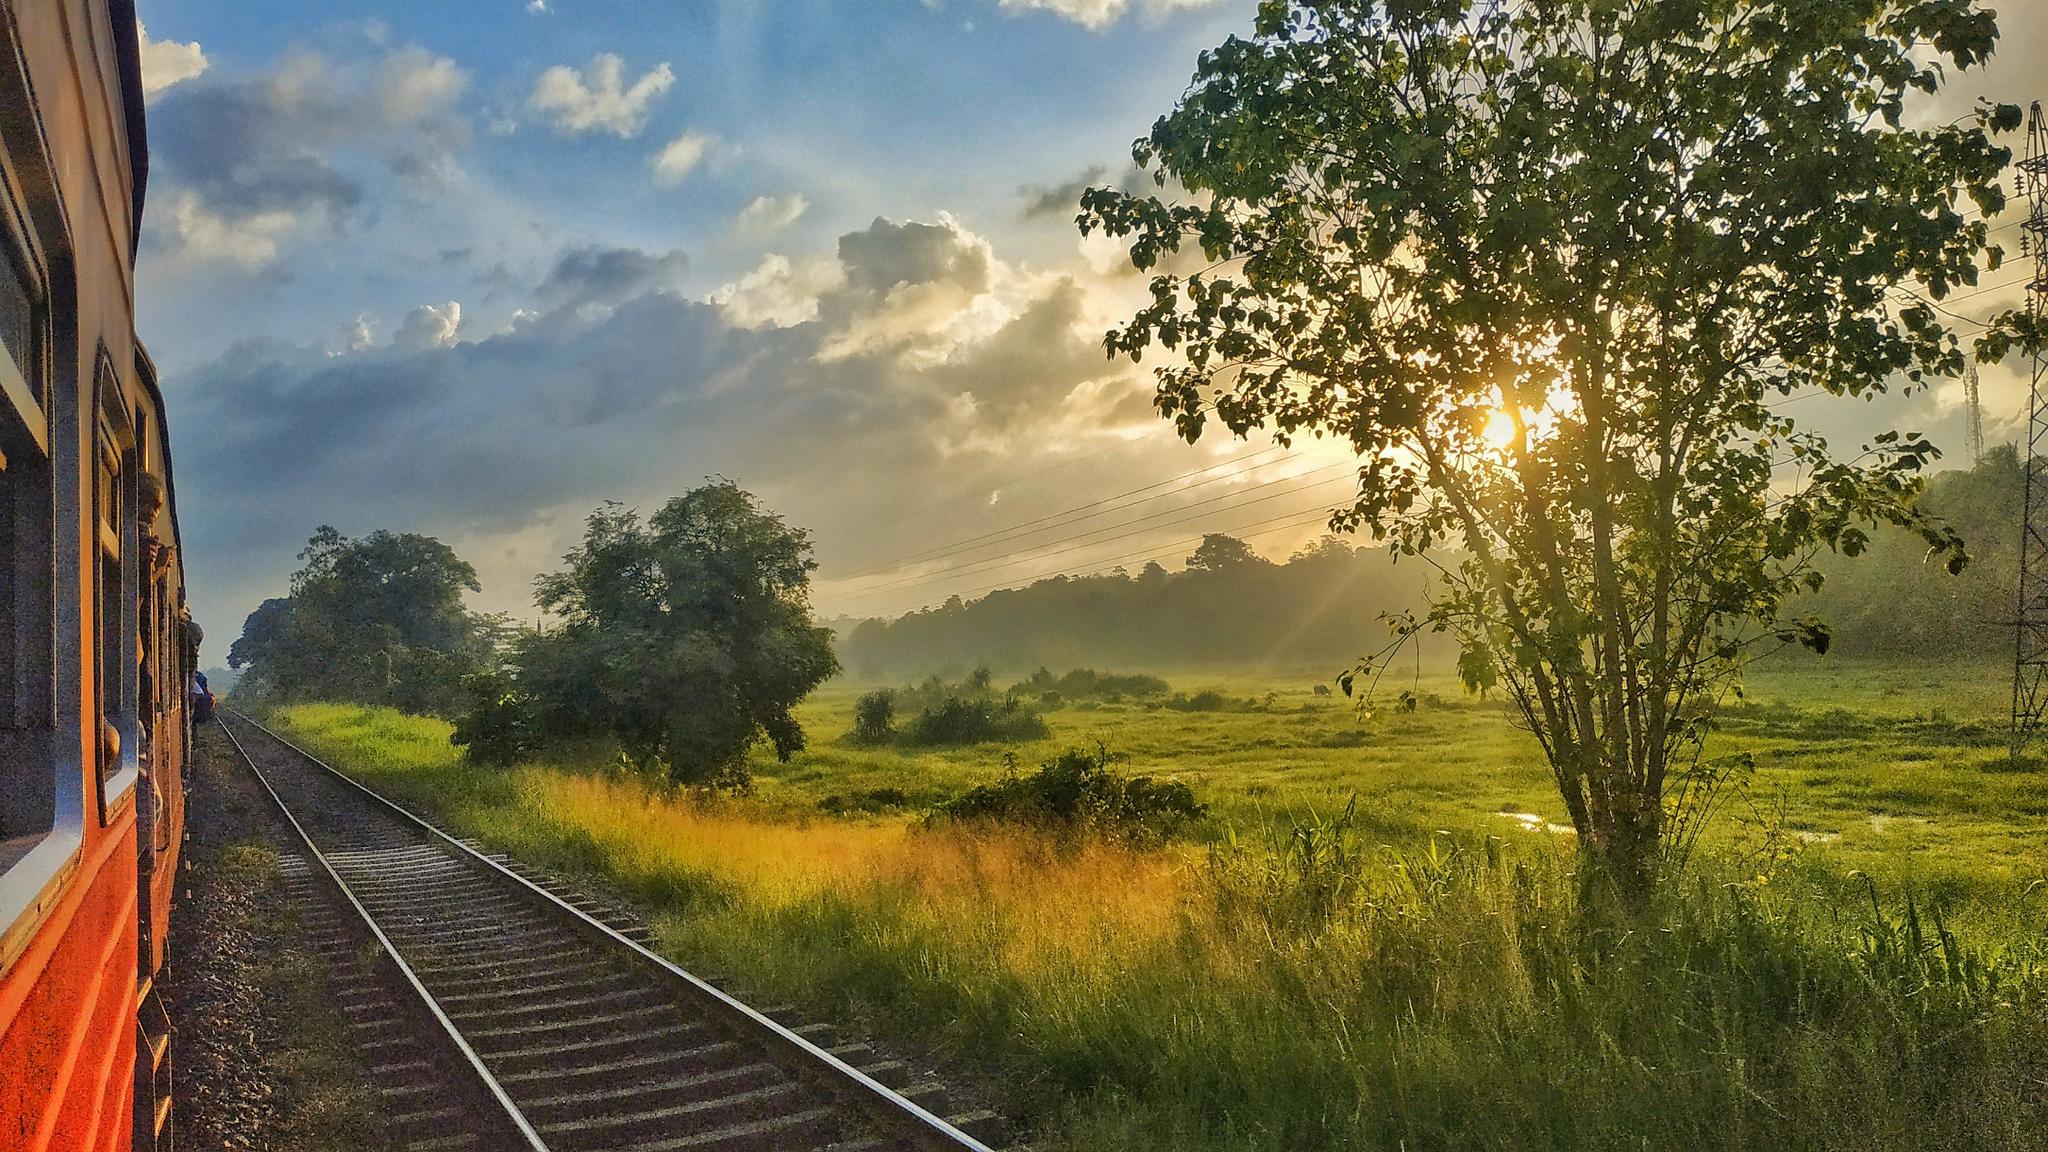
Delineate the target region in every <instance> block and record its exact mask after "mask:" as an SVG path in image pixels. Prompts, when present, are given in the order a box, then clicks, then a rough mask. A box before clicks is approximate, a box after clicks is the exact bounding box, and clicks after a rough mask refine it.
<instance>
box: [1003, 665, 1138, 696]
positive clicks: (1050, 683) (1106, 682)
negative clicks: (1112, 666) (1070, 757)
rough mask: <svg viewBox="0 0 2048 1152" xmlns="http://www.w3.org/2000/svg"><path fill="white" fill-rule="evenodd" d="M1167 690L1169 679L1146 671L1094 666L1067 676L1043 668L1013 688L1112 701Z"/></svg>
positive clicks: (1043, 693)
mask: <svg viewBox="0 0 2048 1152" xmlns="http://www.w3.org/2000/svg"><path fill="white" fill-rule="evenodd" d="M1167 690H1168V685H1167V683H1166V681H1164V680H1161V679H1160V678H1159V677H1157V676H1147V675H1144V674H1143V673H1131V674H1124V675H1120V674H1118V673H1115V672H1097V671H1096V670H1095V669H1093V668H1076V669H1073V670H1072V671H1070V672H1068V673H1066V674H1065V675H1063V676H1054V675H1053V674H1052V671H1051V670H1050V669H1047V668H1040V669H1039V670H1038V671H1036V672H1033V673H1032V674H1031V675H1030V677H1028V678H1027V679H1025V680H1022V681H1019V682H1018V684H1017V686H1016V687H1014V688H1012V689H1010V691H1011V692H1013V693H1020V694H1022V693H1038V694H1040V695H1047V694H1051V695H1054V696H1056V697H1057V698H1060V699H1065V700H1107V701H1111V702H1115V701H1120V700H1123V699H1124V698H1126V697H1137V698H1139V699H1146V698H1154V697H1159V696H1164V695H1166V693H1167Z"/></svg>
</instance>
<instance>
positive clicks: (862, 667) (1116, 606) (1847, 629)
mask: <svg viewBox="0 0 2048 1152" xmlns="http://www.w3.org/2000/svg"><path fill="white" fill-rule="evenodd" d="M2023 481H2024V477H2023V475H2022V472H2021V470H2020V466H2019V458H2018V455H2017V453H2016V452H2015V451H2014V449H2013V446H2012V445H2009V444H2008V445H2005V446H2002V447H1998V448H1994V449H1992V450H1991V451H1989V452H1986V453H1985V454H1984V457H1983V458H1982V459H1981V460H1979V461H1978V462H1977V463H1976V464H1975V466H1973V467H1971V468H1968V469H1953V470H1949V471H1945V472H1940V473H1936V474H1935V475H1934V476H1933V477H1932V478H1931V479H1930V480H1929V481H1928V485H1927V491H1926V493H1925V494H1924V495H1923V496H1922V497H1921V506H1922V508H1923V509H1924V510H1925V511H1926V512H1927V513H1928V514H1929V515H1930V516H1933V517H1936V518H1938V519H1939V520H1941V521H1942V522H1944V523H1946V524H1947V525H1948V526H1949V527H1950V528H1952V529H1953V530H1954V531H1955V532H1956V534H1957V535H1959V536H1960V537H1961V538H1962V539H1963V541H1964V542H1965V544H1966V545H1967V547H1968V550H1969V556H1970V562H1969V564H1968V565H1967V566H1966V567H1965V568H1964V569H1963V571H1962V572H1961V574H1959V575H1951V574H1950V573H1949V572H1948V570H1947V568H1946V566H1945V557H1940V556H1937V557H1934V558H1931V559H1930V556H1929V552H1928V547H1927V542H1926V540H1925V539H1924V538H1923V536H1922V535H1921V534H1919V533H1917V532H1914V531H1910V530H1907V529H1903V528H1898V527H1893V526H1890V525H1885V526H1881V527H1878V528H1876V529H1875V530H1873V531H1871V532H1869V534H1868V536H1867V538H1866V539H1865V540H1864V542H1863V543H1862V544H1860V545H1851V548H1850V550H1852V551H1854V552H1855V553H1856V555H1853V556H1851V555H1843V554H1840V553H1828V554H1826V555H1824V556H1823V557H1821V558H1820V560H1819V561H1818V563H1817V570H1818V572H1819V573H1820V575H1821V577H1822V578H1823V581H1824V582H1823V583H1822V585H1821V588H1820V589H1819V591H1817V592H1813V593H1809V594H1806V595H1803V596H1800V597H1797V598H1795V599H1793V600H1792V601H1791V602H1790V603H1789V604H1788V607H1787V614H1788V616H1799V617H1805V616H1814V617H1817V618H1819V619H1820V620H1821V621H1822V622H1823V623H1825V624H1826V625H1827V627H1828V629H1829V631H1830V634H1831V641H1832V644H1831V650H1832V651H1833V652H1835V653H1836V654H1838V655H1851V656H1892V655H1896V656H1996V655H1998V654H2000V653H2002V652H2003V651H2004V650H2005V649H2006V648H2007V647H2009V646H2010V645H2011V643H2012V631H2011V625H2010V624H2009V623H2008V622H2009V621H2010V620H2011V619H2012V614H2013V611H2014V609H2013V604H2014V598H2015V596H2016V595H2017V588H2018V578H2019V577H2018V572H2019V565H2018V553H2017V551H2016V546H2017V543H2018V536H2017V533H2018V525H2019V517H2020V498H2021V488H2022V484H2023ZM1424 573H1425V568H1424V566H1423V565H1422V564H1419V563H1416V562H1414V561H1409V562H1407V563H1403V564H1397V563H1395V560H1394V558H1393V556H1392V555H1391V554H1389V553H1388V551H1387V550H1385V549H1382V548H1373V547H1360V546H1357V545H1355V544H1353V543H1351V542H1348V541H1346V540H1344V539H1342V538H1339V537H1334V536H1326V537H1323V538H1321V539H1319V540H1317V541H1315V542H1314V543H1313V544H1311V545H1309V546H1308V547H1306V548H1303V549H1302V550H1300V551H1298V552H1296V553H1295V554H1294V555H1293V556H1291V557H1290V558H1288V559H1287V560H1286V561H1284V562H1280V563H1274V562H1270V561H1267V560H1264V559H1262V558H1260V557H1259V556H1258V555H1257V554H1256V553H1253V552H1252V551H1251V550H1250V548H1248V547H1246V546H1245V545H1244V544H1243V542H1242V541H1238V540H1235V539H1232V538H1230V537H1227V536H1210V537H1207V538H1205V540H1204V543H1203V546H1202V548H1201V549H1199V550H1197V551H1196V553H1195V554H1193V555H1191V556H1190V557H1189V558H1188V562H1187V567H1186V569H1185V570H1183V571H1179V572H1169V571H1167V570H1166V569H1164V568H1162V567H1161V566H1159V565H1158V564H1148V565H1146V566H1145V568H1144V570H1143V571H1141V572H1139V573H1137V574H1135V575H1133V574H1130V573H1125V572H1117V573H1112V574H1109V575H1102V576H1064V577H1054V578H1052V579H1049V580H1041V581H1039V582H1037V583H1035V584H1032V585H1029V586H1027V587H1023V588H1013V589H1006V590H1003V591H1000V592H992V593H990V594H988V595H987V596H983V597H981V598H979V599H976V600H970V601H962V600H960V599H959V598H957V597H956V598H954V599H952V600H949V601H947V602H946V603H945V604H944V605H943V606H941V607H938V608H932V609H926V610H923V611H918V612H912V613H909V614H907V615H905V616H902V617H899V618H897V619H894V620H881V619H871V620H865V621H862V622H861V623H860V624H858V625H857V626H855V627H854V628H852V629H851V631H850V632H849V633H847V635H846V638H845V640H844V641H843V642H842V644H841V647H840V656H841V659H842V660H843V661H844V662H845V663H846V666H847V667H848V668H849V669H851V670H852V671H854V672H855V673H857V674H860V675H863V676H869V677H884V676H902V675H917V674H921V673H926V672H929V671H931V670H934V669H945V668H954V669H959V668H969V667H974V666H976V665H980V664H989V665H992V666H994V667H996V668H998V669H1003V670H1008V671H1014V672H1021V671H1023V670H1025V669H1029V668H1034V667H1038V666H1064V665H1074V664H1098V665H1101V664H1108V665H1113V666H1122V667H1140V668H1170V667H1175V666H1182V665H1223V664H1282V665H1302V664H1307V665H1312V666H1313V665H1319V664H1327V665H1329V666H1330V667H1331V668H1332V669H1335V668H1337V667H1339V666H1342V665H1344V664H1346V663H1347V662H1349V661H1351V660H1354V659H1356V658H1357V657H1358V656H1359V655H1360V654H1361V653H1365V652H1370V651H1373V650H1376V649H1378V648H1379V647H1381V646H1382V645H1384V644H1386V643H1387V642H1388V639H1389V637H1390V632H1389V629H1388V626H1387V623H1386V621H1385V620H1384V619H1382V615H1383V614H1398V613H1401V612H1411V611H1412V612H1417V613H1418V614H1419V613H1420V611H1421V607H1422V603H1423V598H1422V584H1423V581H1424V579H1425V575H1424ZM1422 641H1423V644H1424V645H1425V648H1424V655H1425V658H1426V659H1428V660H1430V661H1432V662H1435V661H1437V660H1448V659H1449V657H1450V656H1451V654H1452V652H1453V647H1452V645H1451V644H1450V643H1449V642H1448V641H1445V640H1443V639H1441V638H1437V637H1430V636H1424V637H1423V638H1422Z"/></svg>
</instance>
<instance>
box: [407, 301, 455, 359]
mask: <svg viewBox="0 0 2048 1152" xmlns="http://www.w3.org/2000/svg"><path fill="white" fill-rule="evenodd" d="M461 327H462V304H461V302H460V301H456V300H450V301H448V302H447V303H446V304H422V305H420V306H419V307H417V308H415V309H413V310H412V311H411V312H408V313H406V315H405V321H404V322H403V323H401V324H400V325H399V326H398V334H397V335H396V336H394V337H392V340H391V343H392V345H393V346H394V347H397V348H403V349H405V350H406V351H409V352H419V351H424V350H426V349H428V348H446V347H448V346H449V345H451V344H453V343H455V334H456V332H457V330H458V329H460V328H461Z"/></svg>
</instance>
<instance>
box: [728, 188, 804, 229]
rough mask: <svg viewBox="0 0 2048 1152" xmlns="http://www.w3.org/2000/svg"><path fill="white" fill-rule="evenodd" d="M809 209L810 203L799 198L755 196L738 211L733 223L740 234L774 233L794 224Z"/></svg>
mask: <svg viewBox="0 0 2048 1152" xmlns="http://www.w3.org/2000/svg"><path fill="white" fill-rule="evenodd" d="M810 207H811V202H810V201H808V200H806V199H804V198H803V197H801V196H756V197H754V200H753V203H751V204H748V205H747V206H746V207H745V208H742V209H740V214H739V218H738V220H736V221H735V223H736V224H737V225H738V227H739V229H740V231H742V232H751V233H755V234H760V233H764V232H776V231H780V230H781V229H784V228H787V227H789V226H790V225H791V224H794V223H796V222H797V220H798V218H799V217H801V216H802V215H803V214H804V213H805V212H807V211H809V210H810Z"/></svg>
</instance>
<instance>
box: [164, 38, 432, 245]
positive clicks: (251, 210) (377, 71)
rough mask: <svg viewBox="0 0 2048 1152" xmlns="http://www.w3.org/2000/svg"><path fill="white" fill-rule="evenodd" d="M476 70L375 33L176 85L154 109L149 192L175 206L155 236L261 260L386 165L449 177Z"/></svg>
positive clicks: (348, 214) (347, 210) (426, 182)
mask: <svg viewBox="0 0 2048 1152" xmlns="http://www.w3.org/2000/svg"><path fill="white" fill-rule="evenodd" d="M467 82H468V78H467V77H466V76H465V75H464V74H463V72H462V71H461V69H459V68H458V67H456V65H455V64H454V62H453V61H451V60H449V59H447V58H445V57H439V56H435V55H433V54H431V53H428V52H426V51H424V50H421V49H418V48H397V49H387V48H385V47H382V46H381V45H377V44H374V43H371V44H358V45H355V46H354V47H353V48H351V49H350V50H349V51H348V53H347V54H344V55H340V56H328V55H323V54H319V53H314V52H310V51H305V52H298V53H295V54H292V55H289V56H287V57H285V58H284V59H283V60H282V61H281V62H280V63H279V64H278V65H277V66H276V67H275V68H274V69H273V70H272V71H271V72H270V73H268V74H266V75H263V76H260V77H255V78H242V79H231V78H226V77H222V76H219V75H218V74H217V73H215V72H209V73H208V74H207V75H206V76H204V77H202V78H200V79H197V80H192V81H188V82H186V83H183V84H179V85H177V86H176V87H174V88H171V89H169V90H168V91H167V92H166V93H165V94H164V95H163V97H162V98H161V99H160V100H158V101H157V102H156V103H155V104H154V105H153V106H152V108H151V111H150V143H151V146H152V152H151V161H152V176H153V177H154V180H153V183H152V187H151V195H152V197H153V199H154V200H155V201H156V202H157V203H159V204H168V205H169V206H170V207H169V210H168V211H159V212H157V213H155V214H153V215H152V217H151V218H150V224H151V231H150V238H151V241H152V243H153V244H155V245H157V246H158V247H161V248H168V249H171V250H173V251H190V252H194V253H195V254H197V255H199V256H201V257H205V258H224V259H227V260H230V261H232V262H236V263H241V264H243V265H245V266H247V267H251V268H254V267H260V266H261V265H263V264H265V263H268V262H269V260H270V259H271V258H272V257H274V255H275V251H276V242H277V240H278V239H279V238H280V237H281V236H283V235H284V234H286V233H287V232H289V231H290V230H291V229H292V228H294V227H297V226H299V225H302V224H305V223H308V222H325V223H328V224H330V225H337V226H338V225H340V224H341V223H343V222H345V221H347V220H349V219H350V218H352V217H353V216H355V215H357V214H359V213H360V212H361V210H362V209H363V207H364V205H365V204H366V203H369V202H370V201H371V199H372V193H371V189H370V187H369V181H370V179H371V178H373V177H377V176H379V175H380V174H381V175H383V176H386V177H389V178H395V179H397V180H399V181H401V182H403V183H404V184H406V185H409V186H411V187H413V188H416V189H423V190H424V189H441V188H445V187H446V186H447V185H448V184H449V182H450V181H451V180H452V179H453V178H454V177H455V175H456V173H457V171H458V168H457V164H456V156H457V154H458V153H459V152H460V151H461V150H462V149H463V148H464V147H465V146H466V145H467V144H468V142H469V135H470V133H469V123H468V120H467V119H466V118H465V117H464V116H463V115H461V114H460V113H459V112H458V111H457V109H456V107H455V102H456V100H457V98H458V97H459V96H460V95H461V93H462V91H463V89H464V87H465V86H466V84H467Z"/></svg>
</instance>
